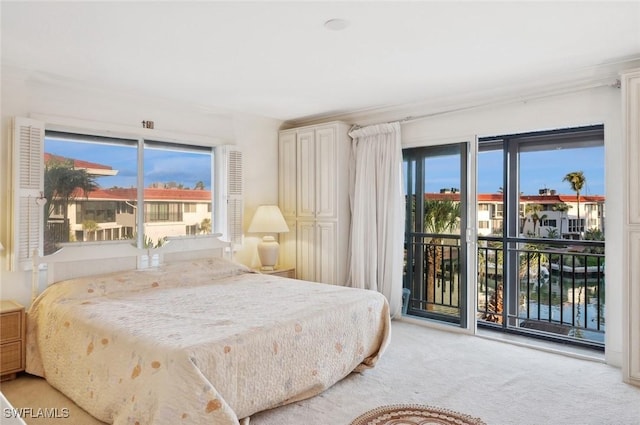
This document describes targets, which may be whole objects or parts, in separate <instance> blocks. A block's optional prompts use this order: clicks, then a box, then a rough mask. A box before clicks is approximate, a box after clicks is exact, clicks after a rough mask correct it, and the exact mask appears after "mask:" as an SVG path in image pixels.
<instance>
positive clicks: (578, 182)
mask: <svg viewBox="0 0 640 425" xmlns="http://www.w3.org/2000/svg"><path fill="white" fill-rule="evenodd" d="M562 181H563V182H569V184H570V185H571V190H573V191H574V192H575V193H576V202H577V204H578V233H579V234H582V232H580V191H581V190H582V188H583V187H584V185H585V183H586V182H587V178H586V177H585V176H584V173H583V172H582V171H572V172H570V173H567V175H566V176H564V178H563V179H562Z"/></svg>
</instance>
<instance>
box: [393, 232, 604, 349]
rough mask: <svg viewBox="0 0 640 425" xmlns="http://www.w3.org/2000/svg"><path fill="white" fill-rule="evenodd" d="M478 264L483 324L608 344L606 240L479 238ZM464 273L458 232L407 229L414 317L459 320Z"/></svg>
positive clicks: (410, 304) (598, 345)
mask: <svg viewBox="0 0 640 425" xmlns="http://www.w3.org/2000/svg"><path fill="white" fill-rule="evenodd" d="M505 244H506V245H507V247H508V248H507V251H506V255H505V250H504V245H505ZM477 261H478V263H477V271H478V276H477V290H478V304H477V312H476V313H477V319H478V324H479V326H487V327H492V328H496V329H500V330H504V331H507V332H516V333H521V334H528V335H531V336H536V337H542V338H547V339H555V340H562V341H568V342H574V343H577V344H580V345H586V346H592V347H595V348H602V347H604V332H605V319H604V317H605V314H604V313H605V270H604V262H605V261H604V242H597V241H573V240H572V241H566V240H554V239H541V238H529V239H527V238H507V239H503V238H502V237H479V238H478V258H477ZM460 276H461V270H460V237H459V236H455V235H440V234H428V233H411V234H408V237H407V244H406V266H405V288H407V289H409V291H410V293H409V299H408V308H407V313H408V314H409V315H414V316H422V317H431V318H436V319H439V320H445V321H452V322H456V321H459V320H460V314H461V308H460V307H461V306H463V305H464V300H463V299H462V297H463V294H464V290H463V289H464V288H461V287H460V281H461V278H460ZM505 276H508V278H507V279H506V280H505V278H504V277H505Z"/></svg>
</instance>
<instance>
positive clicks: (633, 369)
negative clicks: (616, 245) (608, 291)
mask: <svg viewBox="0 0 640 425" xmlns="http://www.w3.org/2000/svg"><path fill="white" fill-rule="evenodd" d="M627 249H628V250H629V256H628V258H627V261H625V263H626V266H627V267H626V269H627V274H628V276H627V279H626V280H627V282H628V289H627V293H626V294H625V295H626V300H625V302H626V303H627V305H626V306H625V309H624V310H625V313H627V317H628V320H626V322H625V324H624V328H625V329H624V334H625V335H628V338H629V339H628V342H627V344H628V347H627V352H626V353H624V354H625V360H626V361H625V362H624V364H623V376H624V379H625V381H626V382H629V383H631V384H633V385H639V386H640V348H639V347H640V284H639V283H640V264H638V262H637V261H636V259H637V258H640V231H635V232H634V231H632V232H629V245H628V248H627Z"/></svg>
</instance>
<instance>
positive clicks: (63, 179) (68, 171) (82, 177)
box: [44, 160, 98, 242]
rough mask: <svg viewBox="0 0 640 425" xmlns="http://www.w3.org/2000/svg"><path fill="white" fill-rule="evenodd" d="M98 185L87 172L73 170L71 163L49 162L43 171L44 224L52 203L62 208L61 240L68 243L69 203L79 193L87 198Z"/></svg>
mask: <svg viewBox="0 0 640 425" xmlns="http://www.w3.org/2000/svg"><path fill="white" fill-rule="evenodd" d="M97 188H98V185H97V184H96V182H95V180H94V179H93V177H92V176H90V175H89V174H88V173H87V170H83V169H75V168H74V166H73V161H71V160H61V161H49V162H48V163H47V164H46V165H45V170H44V196H45V198H47V207H46V208H45V211H46V214H45V223H46V221H48V220H49V217H51V214H52V212H53V208H54V201H56V202H59V203H60V205H61V207H62V216H63V227H64V231H63V232H62V240H60V241H56V242H68V241H69V231H70V229H69V203H70V202H71V201H72V200H74V199H75V198H76V197H77V195H78V194H79V191H80V192H82V193H83V194H84V196H85V197H86V196H88V194H89V192H91V191H93V190H96V189H97Z"/></svg>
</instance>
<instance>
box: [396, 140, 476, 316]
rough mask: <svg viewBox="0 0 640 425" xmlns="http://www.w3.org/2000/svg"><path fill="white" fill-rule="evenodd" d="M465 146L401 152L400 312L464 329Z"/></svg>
mask: <svg viewBox="0 0 640 425" xmlns="http://www.w3.org/2000/svg"><path fill="white" fill-rule="evenodd" d="M467 162H468V144H467V143H459V144H451V145H440V146H429V147H421V148H414V149H405V150H404V167H403V172H404V181H405V190H406V193H405V195H406V202H405V208H406V226H405V274H404V288H405V300H406V301H405V302H406V304H405V305H406V309H407V311H406V314H409V315H413V316H419V317H425V318H429V319H434V320H439V321H443V322H447V323H452V324H456V325H459V326H461V327H466V326H467V320H466V317H467V313H466V312H467V309H466V305H467V283H466V282H467V267H466V265H467V260H466V258H467V246H466V240H465V238H464V234H465V229H466V228H467V201H466V200H467V180H468V179H467V170H468V166H467Z"/></svg>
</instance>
